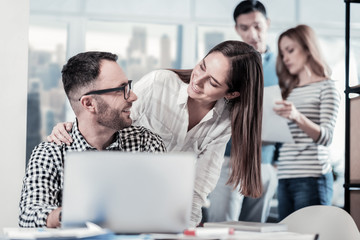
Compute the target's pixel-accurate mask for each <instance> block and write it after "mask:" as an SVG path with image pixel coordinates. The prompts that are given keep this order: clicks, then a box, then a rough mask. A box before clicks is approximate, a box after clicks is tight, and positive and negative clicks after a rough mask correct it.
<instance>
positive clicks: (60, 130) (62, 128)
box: [46, 122, 73, 145]
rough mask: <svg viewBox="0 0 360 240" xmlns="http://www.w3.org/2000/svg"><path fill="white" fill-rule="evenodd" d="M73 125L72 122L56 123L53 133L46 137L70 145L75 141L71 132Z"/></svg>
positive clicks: (58, 143) (48, 139)
mask: <svg viewBox="0 0 360 240" xmlns="http://www.w3.org/2000/svg"><path fill="white" fill-rule="evenodd" d="M72 125H73V124H72V123H71V122H63V123H58V124H56V125H55V127H54V128H53V130H52V132H51V134H50V135H49V136H47V137H46V139H47V141H48V142H54V143H56V144H57V145H61V144H62V143H65V144H66V145H70V144H71V143H72V142H73V139H72V138H71V136H70V134H69V131H70V130H71V129H72Z"/></svg>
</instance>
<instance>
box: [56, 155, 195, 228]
mask: <svg viewBox="0 0 360 240" xmlns="http://www.w3.org/2000/svg"><path fill="white" fill-rule="evenodd" d="M195 160H196V157H195V155H193V154H190V153H164V154H154V153H127V152H118V151H99V152H70V153H67V156H66V158H65V170H64V190H63V210H62V211H63V213H62V226H63V227H81V226H84V225H85V223H86V222H87V221H90V222H93V223H95V224H98V225H100V226H102V227H105V228H108V229H110V230H112V231H114V232H116V233H144V232H182V231H183V230H184V229H186V228H187V227H188V225H189V222H190V214H191V205H192V196H193V186H194V176H195V169H194V168H195Z"/></svg>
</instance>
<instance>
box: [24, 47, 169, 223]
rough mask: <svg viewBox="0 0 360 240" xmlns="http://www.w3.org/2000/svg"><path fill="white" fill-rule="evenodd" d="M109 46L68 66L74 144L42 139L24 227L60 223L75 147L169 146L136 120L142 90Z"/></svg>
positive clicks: (28, 182) (28, 184) (28, 180)
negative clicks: (67, 161) (68, 161)
mask: <svg viewBox="0 0 360 240" xmlns="http://www.w3.org/2000/svg"><path fill="white" fill-rule="evenodd" d="M116 60H117V56H116V55H115V54H111V53H106V52H85V53H80V54H78V55H76V56H74V57H72V58H70V59H69V61H68V62H67V64H66V65H65V66H64V67H63V70H62V81H63V85H64V90H65V93H66V95H67V97H68V99H69V101H70V105H71V107H72V109H73V110H74V113H75V115H76V120H75V121H74V122H73V126H72V130H71V137H72V139H74V140H73V142H72V144H71V145H66V144H62V145H57V144H56V143H50V142H42V143H40V144H39V145H38V146H36V147H35V149H34V150H33V152H32V155H31V157H30V160H29V164H28V167H27V170H26V174H25V178H24V180H23V188H22V193H21V199H20V216H19V225H20V226H21V227H59V226H60V222H61V203H62V188H63V184H64V182H63V180H64V179H63V176H64V172H63V170H64V158H65V156H66V153H67V152H72V151H88V150H90V151H94V150H107V151H127V152H164V151H165V146H164V144H163V142H162V140H161V138H160V137H159V136H158V135H156V134H154V133H152V132H150V131H149V130H148V129H146V128H144V127H140V126H132V125H131V124H132V119H131V118H130V109H131V106H132V103H133V102H134V101H136V99H137V96H136V95H135V93H133V92H132V91H131V80H128V79H127V77H126V76H125V74H124V72H123V70H122V69H121V68H120V66H119V65H118V64H117V63H116Z"/></svg>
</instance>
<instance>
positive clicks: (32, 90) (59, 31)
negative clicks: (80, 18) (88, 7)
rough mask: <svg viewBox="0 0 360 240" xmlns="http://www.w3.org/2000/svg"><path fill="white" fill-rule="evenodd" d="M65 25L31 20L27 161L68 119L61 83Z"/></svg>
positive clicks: (65, 37) (65, 35) (64, 49)
mask: <svg viewBox="0 0 360 240" xmlns="http://www.w3.org/2000/svg"><path fill="white" fill-rule="evenodd" d="M66 39H67V33H66V24H64V23H58V22H53V23H50V22H47V23H46V24H44V22H42V23H38V22H32V21H30V27H29V65H28V66H29V69H28V106H27V112H28V114H27V115H28V117H27V143H26V159H27V160H28V159H29V157H30V155H31V151H32V149H33V148H34V146H36V145H37V144H39V143H40V142H41V141H43V140H45V137H46V136H47V135H48V134H49V133H50V132H51V130H52V127H53V126H54V125H55V123H58V122H61V121H64V120H65V103H66V101H67V99H66V95H65V94H64V90H63V87H62V83H61V72H60V71H61V68H62V66H63V64H64V63H65V55H66V54H65V52H66Z"/></svg>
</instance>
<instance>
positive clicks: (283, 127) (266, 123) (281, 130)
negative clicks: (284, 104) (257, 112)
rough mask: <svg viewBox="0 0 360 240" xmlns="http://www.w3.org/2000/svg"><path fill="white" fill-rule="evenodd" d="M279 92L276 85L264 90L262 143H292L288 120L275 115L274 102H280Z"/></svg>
mask: <svg viewBox="0 0 360 240" xmlns="http://www.w3.org/2000/svg"><path fill="white" fill-rule="evenodd" d="M281 100H282V97H281V90H280V88H279V86H278V85H275V86H270V87H265V88H264V102H263V119H262V136H261V139H262V141H264V142H290V143H293V142H294V140H293V138H292V135H291V132H290V129H289V126H288V124H287V122H288V120H287V119H286V118H283V117H281V116H279V115H277V114H276V113H275V111H274V110H273V108H274V107H276V104H275V102H276V101H281Z"/></svg>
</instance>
